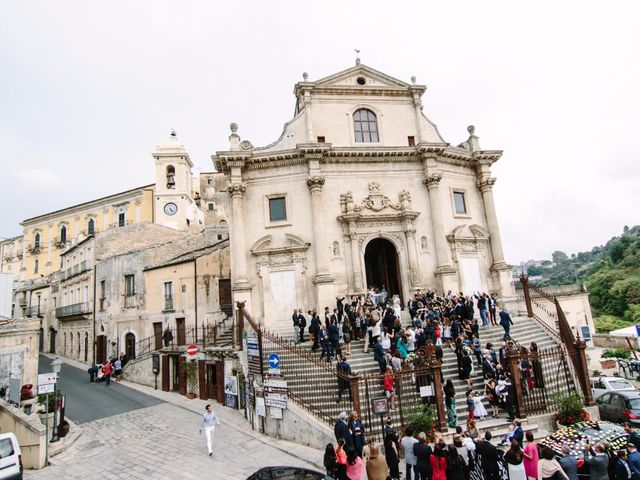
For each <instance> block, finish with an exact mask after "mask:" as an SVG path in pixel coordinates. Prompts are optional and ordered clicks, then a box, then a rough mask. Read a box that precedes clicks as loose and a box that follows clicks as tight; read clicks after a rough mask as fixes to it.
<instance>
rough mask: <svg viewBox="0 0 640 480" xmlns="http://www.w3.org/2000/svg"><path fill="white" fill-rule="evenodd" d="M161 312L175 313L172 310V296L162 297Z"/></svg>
mask: <svg viewBox="0 0 640 480" xmlns="http://www.w3.org/2000/svg"><path fill="white" fill-rule="evenodd" d="M162 311H163V312H173V311H175V310H174V309H173V296H166V295H165V297H164V309H163V310H162Z"/></svg>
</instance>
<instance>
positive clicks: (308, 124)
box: [212, 60, 514, 329]
mask: <svg viewBox="0 0 640 480" xmlns="http://www.w3.org/2000/svg"><path fill="white" fill-rule="evenodd" d="M425 91H426V86H424V85H420V84H417V83H416V79H415V78H412V79H411V83H406V82H404V81H401V80H398V79H396V78H393V77H391V76H389V75H387V74H385V73H382V72H380V71H378V70H375V69H373V68H370V67H368V66H366V65H364V64H361V63H360V61H359V60H357V61H356V65H355V66H354V67H352V68H349V69H347V70H344V71H341V72H338V73H336V74H334V75H330V76H328V77H325V78H322V79H320V80H317V81H311V80H309V78H308V75H307V74H306V73H305V74H303V80H302V81H301V82H298V83H297V84H296V85H295V87H294V94H295V99H296V103H295V115H294V118H293V119H292V120H290V121H289V122H288V123H286V124H285V126H284V129H283V132H282V134H281V136H280V138H278V139H277V140H276V141H275V142H273V143H272V144H270V145H267V146H263V147H255V146H253V145H252V144H251V142H250V141H248V140H241V137H240V135H239V133H238V130H239V129H238V125H236V124H233V123H232V124H231V136H230V137H229V141H230V145H229V150H227V151H219V152H216V154H215V155H213V156H212V159H213V161H214V165H215V167H216V170H217V171H218V172H222V173H224V175H225V178H226V180H227V191H228V193H229V196H230V208H229V211H230V215H229V216H230V219H229V222H230V223H229V224H230V238H231V272H232V286H233V296H234V300H241V301H246V302H247V308H248V311H249V312H250V313H251V314H252V315H253V316H254V317H255V318H257V319H258V320H260V321H262V322H263V323H264V324H265V325H266V326H267V327H269V328H274V329H280V328H285V327H286V326H288V325H290V323H291V321H290V317H291V312H292V309H293V308H303V309H304V310H305V311H307V310H309V309H313V308H317V309H318V311H319V312H321V311H323V309H324V307H329V308H334V306H335V303H336V297H344V296H346V297H349V296H351V295H364V294H365V293H366V292H367V291H368V290H369V289H370V288H371V287H375V288H382V287H383V286H384V287H385V289H386V290H387V291H388V293H389V294H390V295H398V296H399V298H400V300H401V302H402V303H403V304H406V302H407V301H408V299H409V298H410V297H411V296H412V295H413V294H414V293H415V292H416V291H417V290H423V291H424V290H425V289H437V290H439V291H444V292H447V291H449V290H451V291H453V292H464V293H465V294H472V293H473V292H475V291H481V292H487V293H495V294H496V295H497V296H498V297H499V298H500V299H508V298H511V297H513V296H514V290H513V286H512V283H511V282H512V279H511V268H510V267H509V265H507V263H506V262H505V260H504V255H503V250H502V242H501V239H500V229H499V224H498V219H497V216H496V210H495V205H494V198H493V192H492V189H493V187H494V184H495V182H496V179H495V177H493V176H492V174H491V167H492V165H493V164H494V162H496V161H498V160H499V159H500V157H501V156H502V151H500V150H483V149H482V148H481V147H480V144H479V140H478V137H477V136H476V135H475V129H474V127H473V126H470V127H468V133H469V136H468V138H467V139H466V140H465V141H463V142H462V143H460V144H459V145H457V146H454V145H452V144H450V143H448V142H447V141H446V140H445V139H443V138H442V136H441V135H440V133H439V132H438V129H437V127H436V125H435V124H434V123H433V122H432V121H431V120H430V119H429V118H428V117H427V116H426V115H425V112H424V111H423V106H422V96H423V94H424V92H425Z"/></svg>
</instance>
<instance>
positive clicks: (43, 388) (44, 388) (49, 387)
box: [38, 383, 56, 395]
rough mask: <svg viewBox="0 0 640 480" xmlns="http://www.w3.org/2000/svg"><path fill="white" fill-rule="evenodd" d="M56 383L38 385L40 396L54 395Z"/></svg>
mask: <svg viewBox="0 0 640 480" xmlns="http://www.w3.org/2000/svg"><path fill="white" fill-rule="evenodd" d="M55 388H56V386H55V384H54V383H43V384H42V385H38V395H42V394H43V393H53V392H54V391H55Z"/></svg>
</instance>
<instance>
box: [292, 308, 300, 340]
mask: <svg viewBox="0 0 640 480" xmlns="http://www.w3.org/2000/svg"><path fill="white" fill-rule="evenodd" d="M291 320H293V341H294V342H295V343H299V342H300V318H299V317H298V309H297V308H294V309H293V315H291Z"/></svg>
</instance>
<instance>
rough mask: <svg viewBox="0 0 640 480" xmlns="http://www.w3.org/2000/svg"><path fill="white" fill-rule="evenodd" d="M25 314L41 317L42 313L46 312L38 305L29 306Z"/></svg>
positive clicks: (30, 316)
mask: <svg viewBox="0 0 640 480" xmlns="http://www.w3.org/2000/svg"><path fill="white" fill-rule="evenodd" d="M25 314H26V316H27V317H29V318H36V317H40V316H41V315H44V312H41V310H40V306H39V305H38V306H35V307H29V308H27V310H26V312H25Z"/></svg>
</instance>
